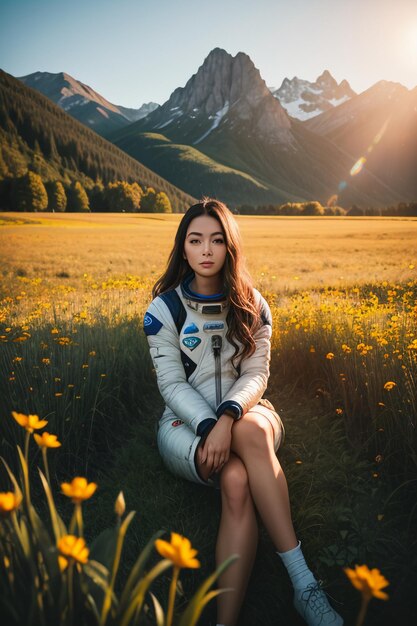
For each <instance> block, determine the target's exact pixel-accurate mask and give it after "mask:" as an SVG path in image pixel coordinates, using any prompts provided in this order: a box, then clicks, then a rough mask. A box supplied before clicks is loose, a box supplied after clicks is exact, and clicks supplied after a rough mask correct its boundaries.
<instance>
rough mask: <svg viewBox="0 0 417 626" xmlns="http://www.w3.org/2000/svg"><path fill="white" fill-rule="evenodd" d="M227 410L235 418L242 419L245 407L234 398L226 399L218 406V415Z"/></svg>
mask: <svg viewBox="0 0 417 626" xmlns="http://www.w3.org/2000/svg"><path fill="white" fill-rule="evenodd" d="M225 411H227V412H228V413H230V414H231V415H233V419H235V420H240V418H241V417H242V414H243V409H242V407H241V406H240V404H239V403H238V402H235V401H234V400H226V401H225V402H222V403H221V404H220V405H219V407H218V408H217V411H216V415H217V417H220V416H221V415H223V413H224V412H225Z"/></svg>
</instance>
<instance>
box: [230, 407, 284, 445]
mask: <svg viewBox="0 0 417 626" xmlns="http://www.w3.org/2000/svg"><path fill="white" fill-rule="evenodd" d="M271 445H272V446H273V445H274V431H273V428H272V425H271V423H270V422H269V420H268V419H267V418H266V417H265V416H264V415H259V414H257V413H255V412H253V413H251V412H250V411H249V412H248V413H247V414H246V415H245V416H244V417H243V418H242V419H241V420H239V421H238V422H236V423H235V424H234V426H233V439H232V448H233V450H234V451H235V452H237V454H239V455H240V456H241V455H242V453H244V451H245V450H248V451H249V452H250V453H251V454H255V453H256V452H260V453H262V454H264V453H265V450H266V449H267V448H268V447H270V446H271Z"/></svg>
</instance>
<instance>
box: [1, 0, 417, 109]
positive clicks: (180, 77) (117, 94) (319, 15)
mask: <svg viewBox="0 0 417 626" xmlns="http://www.w3.org/2000/svg"><path fill="white" fill-rule="evenodd" d="M215 47H220V48H224V49H225V50H227V52H229V53H230V54H232V55H233V56H234V55H236V54H237V53H238V52H239V51H242V52H245V53H246V54H248V55H249V56H250V57H251V59H252V61H253V62H254V64H255V66H256V67H257V68H258V69H259V71H260V73H261V76H262V78H263V79H264V80H265V81H266V84H267V85H268V86H271V85H274V86H276V87H279V86H280V84H281V82H282V80H283V79H284V78H285V77H289V78H292V77H293V76H298V77H299V78H305V79H307V80H315V79H316V78H317V76H318V75H319V74H321V72H322V71H323V70H324V69H328V70H330V72H331V73H332V74H333V76H334V77H335V78H336V80H337V81H340V80H342V79H344V78H346V79H347V80H348V81H349V82H350V84H351V86H352V88H353V89H355V91H357V92H361V91H363V90H365V89H367V88H368V87H370V86H371V85H373V84H374V83H375V82H377V81H378V80H382V79H385V80H392V81H396V82H401V83H402V84H403V85H405V86H406V87H409V88H412V87H415V86H416V85H417V0H348V1H347V0H344V1H341V0H285V1H284V0H257V1H256V2H255V0H210V1H209V0H204V1H201V0H200V1H199V0H118V1H116V0H100V1H99V0H72V1H71V2H69V1H68V0H65V1H64V0H37V1H36V2H35V1H33V0H32V1H30V0H1V2H0V67H1V68H2V69H4V70H5V71H7V72H9V73H10V74H13V75H14V76H23V75H25V74H30V73H32V72H35V71H38V70H40V71H49V72H59V71H65V72H67V73H68V74H71V75H72V76H74V78H77V79H78V80H81V81H83V82H84V83H87V84H88V85H90V86H91V87H93V88H94V89H95V90H96V91H98V92H99V93H101V94H102V95H103V96H104V97H106V98H107V99H108V100H110V101H111V102H113V103H115V104H122V105H124V106H132V107H139V106H140V105H141V104H142V103H144V102H149V101H151V100H152V101H154V102H158V103H159V104H162V103H163V102H165V100H167V99H168V98H169V96H170V94H171V93H172V91H173V90H174V89H176V88H177V87H183V86H184V85H185V83H186V82H187V80H188V79H189V78H190V77H191V76H192V75H193V74H195V73H196V72H197V70H198V68H199V67H200V66H201V65H202V63H203V61H204V59H205V58H206V56H207V55H208V54H209V52H210V50H212V49H213V48H215Z"/></svg>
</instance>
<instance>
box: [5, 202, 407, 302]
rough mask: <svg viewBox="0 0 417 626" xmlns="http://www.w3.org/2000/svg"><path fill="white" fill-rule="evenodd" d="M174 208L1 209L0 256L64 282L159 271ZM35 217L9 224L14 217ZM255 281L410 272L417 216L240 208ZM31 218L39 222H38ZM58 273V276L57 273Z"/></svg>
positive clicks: (276, 284) (307, 284) (312, 281)
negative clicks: (304, 214)
mask: <svg viewBox="0 0 417 626" xmlns="http://www.w3.org/2000/svg"><path fill="white" fill-rule="evenodd" d="M180 218H181V216H179V215H149V214H148V215H144V214H120V213H116V214H97V213H93V214H87V215H80V214H65V213H64V214H56V213H55V214H36V215H34V214H33V213H32V214H30V213H27V214H19V215H16V214H7V215H6V214H0V225H2V226H3V227H2V228H0V250H1V252H0V261H1V263H2V271H3V276H4V277H5V278H7V277H10V276H13V275H15V273H16V272H18V271H20V272H26V274H27V276H29V277H42V278H54V277H57V275H59V274H60V273H62V272H64V273H67V274H68V275H69V278H70V279H71V280H70V282H71V283H72V282H77V279H79V278H81V277H82V276H83V275H84V274H86V273H87V274H89V275H93V276H94V277H106V276H107V277H110V276H113V277H117V276H122V275H125V274H132V275H135V276H140V277H143V278H145V277H146V278H148V279H149V278H150V277H152V276H157V275H158V274H159V273H160V272H161V271H162V270H163V268H164V265H165V262H166V259H167V256H168V253H169V251H170V249H171V246H172V242H173V237H174V234H175V231H176V228H177V225H178V222H179V220H180ZM15 219H16V220H17V219H18V220H22V221H23V220H33V223H19V224H15V223H14V221H13V220H15ZM237 221H238V224H239V227H240V230H241V233H242V237H243V242H244V248H245V253H246V257H247V262H248V266H249V270H250V271H251V273H252V275H253V278H254V281H255V283H256V284H257V285H258V286H260V287H261V288H264V289H268V290H271V291H275V292H280V291H285V290H289V291H293V290H294V289H297V290H298V289H306V288H312V287H319V286H328V285H332V286H337V285H351V284H358V283H363V282H373V281H375V280H387V281H391V282H392V281H394V282H395V281H399V280H401V281H402V280H407V279H409V278H414V277H415V269H414V268H413V267H410V266H413V265H415V266H417V259H416V256H417V253H416V242H417V220H416V219H411V218H410V219H406V218H376V217H373V218H366V217H363V218H342V217H333V218H331V217H330V218H317V217H310V218H301V217H250V216H238V217H237ZM36 222H37V223H36ZM60 280H62V278H61V279H60Z"/></svg>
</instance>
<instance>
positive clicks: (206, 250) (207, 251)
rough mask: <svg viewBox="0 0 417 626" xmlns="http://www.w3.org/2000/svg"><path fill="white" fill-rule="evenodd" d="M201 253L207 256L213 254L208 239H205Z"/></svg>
mask: <svg viewBox="0 0 417 626" xmlns="http://www.w3.org/2000/svg"><path fill="white" fill-rule="evenodd" d="M203 254H204V255H207V256H211V255H212V254H213V253H212V250H211V244H210V242H209V241H207V242H206V243H205V244H204V250H203Z"/></svg>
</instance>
